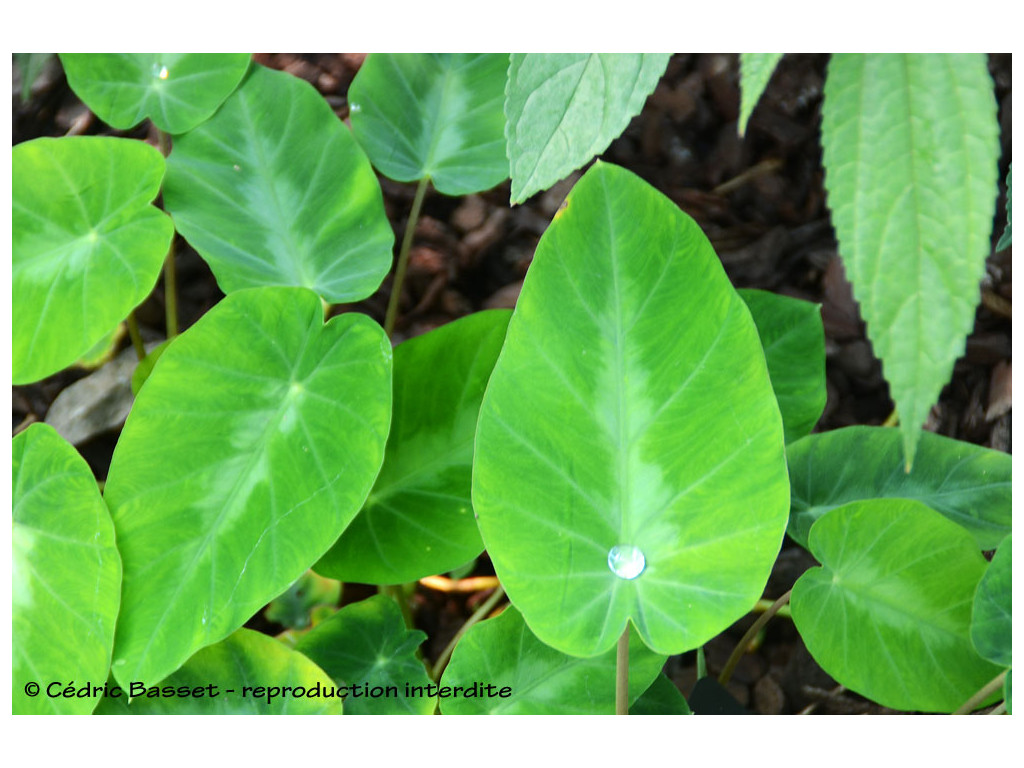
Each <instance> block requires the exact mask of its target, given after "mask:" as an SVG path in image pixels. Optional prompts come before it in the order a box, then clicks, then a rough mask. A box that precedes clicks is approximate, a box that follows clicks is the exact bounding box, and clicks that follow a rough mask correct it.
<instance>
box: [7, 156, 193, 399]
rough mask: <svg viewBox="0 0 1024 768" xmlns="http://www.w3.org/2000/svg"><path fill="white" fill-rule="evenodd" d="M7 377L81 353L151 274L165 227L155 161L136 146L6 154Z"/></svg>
mask: <svg viewBox="0 0 1024 768" xmlns="http://www.w3.org/2000/svg"><path fill="white" fill-rule="evenodd" d="M11 175H12V197H13V212H12V218H11V227H12V234H13V238H12V239H13V269H12V277H13V286H12V300H13V311H12V319H13V342H12V344H13V349H12V352H13V379H14V383H15V384H28V383H30V382H33V381H38V380H39V379H42V378H45V377H46V376H49V375H50V374H53V373H56V372H57V371H59V370H61V369H62V368H64V367H66V366H68V365H71V364H72V363H74V362H75V361H76V360H78V359H79V358H80V357H81V356H82V355H84V354H86V353H88V352H89V350H90V349H91V348H92V347H93V346H95V345H96V344H97V343H98V342H99V341H100V339H102V338H103V337H104V336H106V334H108V333H109V332H110V329H111V328H113V327H114V326H116V325H117V324H118V323H119V322H120V321H122V320H124V318H125V317H127V315H128V313H129V312H131V311H132V309H134V308H135V307H136V306H137V305H138V304H140V303H141V302H142V301H143V299H145V298H146V296H148V295H149V293H150V291H152V290H153V286H154V285H156V280H157V277H159V276H160V267H161V265H162V264H163V261H164V257H165V256H166V255H167V249H168V247H169V246H170V244H171V237H172V236H173V234H174V225H173V224H172V223H171V220H170V218H169V217H168V216H167V215H166V214H164V213H163V212H162V211H159V210H157V209H156V208H154V207H153V206H152V205H151V203H152V201H153V199H154V198H155V197H156V195H157V193H158V192H159V191H160V182H161V180H162V179H163V176H164V159H163V157H161V156H160V153H159V152H158V151H157V150H156V149H154V148H153V147H151V146H149V145H148V144H144V143H143V142H141V141H134V140H131V139H117V138H109V137H99V136H72V137H69V138H61V139H48V138H43V139H34V140H32V141H27V142H25V143H23V144H18V145H17V146H15V147H14V149H13V150H12V152H11Z"/></svg>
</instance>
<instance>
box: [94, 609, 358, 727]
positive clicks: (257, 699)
mask: <svg viewBox="0 0 1024 768" xmlns="http://www.w3.org/2000/svg"><path fill="white" fill-rule="evenodd" d="M111 688H112V689H113V688H114V686H113V685H112V686H111ZM334 689H335V686H334V682H333V681H332V680H331V678H330V677H328V676H327V673H326V672H324V671H323V670H322V669H320V668H319V667H317V666H316V664H314V663H313V662H312V661H310V660H309V659H308V658H306V657H305V656H303V655H302V654H301V653H298V652H296V651H293V650H291V649H290V648H288V647H287V646H285V645H283V644H282V643H279V642H277V641H276V640H274V639H273V638H272V637H267V636H266V635H262V634H260V633H259V632H254V631H253V630H251V629H240V630H238V631H237V632H235V633H234V634H232V635H230V636H229V637H227V638H225V639H224V640H222V641H220V642H219V643H217V644H216V645H211V646H209V647H207V648H203V649H202V650H201V651H198V652H196V654H195V655H194V656H193V657H192V658H190V659H189V660H188V661H187V662H185V665H184V666H183V667H182V668H181V669H179V670H178V671H177V672H175V673H174V674H173V675H171V676H170V677H168V678H167V679H166V680H164V681H163V683H161V684H160V685H159V686H155V685H144V686H143V690H141V691H139V692H138V693H136V694H135V695H134V697H133V698H132V700H131V703H130V704H129V703H128V696H127V695H126V694H127V693H130V692H131V688H129V689H128V690H127V691H125V690H124V689H121V692H120V694H115V695H112V696H107V697H104V699H103V701H102V702H100V706H99V707H98V708H97V710H96V714H98V715H340V714H342V707H343V704H342V701H341V699H340V698H338V697H337V696H336V695H333V694H334V693H336V692H335V690H334ZM211 694H215V695H211Z"/></svg>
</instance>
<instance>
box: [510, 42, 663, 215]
mask: <svg viewBox="0 0 1024 768" xmlns="http://www.w3.org/2000/svg"><path fill="white" fill-rule="evenodd" d="M668 60H669V54H667V53H513V54H512V57H511V60H510V63H509V68H508V88H507V94H506V96H505V120H506V127H505V135H506V138H507V141H508V157H509V160H510V162H511V171H512V199H511V201H512V203H513V204H516V203H521V202H523V201H524V200H526V198H528V197H530V196H531V195H532V194H534V193H535V192H539V191H540V190H543V189H547V188H548V187H550V186H551V185H552V184H554V183H555V182H557V181H559V180H560V179H562V178H564V177H565V176H568V175H569V173H571V172H572V171H574V170H576V169H577V168H580V167H582V166H583V165H585V164H586V163H587V162H588V161H589V160H590V159H591V158H592V157H594V156H595V155H599V154H601V153H602V152H604V151H605V150H606V149H607V148H608V145H609V144H611V143H612V141H613V140H614V139H616V138H618V136H619V135H620V134H621V133H622V132H623V131H624V130H625V129H626V126H627V125H628V124H629V121H630V120H631V119H632V118H633V117H635V116H636V115H638V114H640V110H641V109H643V106H644V102H645V101H646V100H647V97H648V96H649V95H650V94H651V93H652V92H653V91H654V87H655V86H656V85H657V84H658V80H659V79H660V78H661V76H662V75H663V74H664V72H665V67H667V66H668Z"/></svg>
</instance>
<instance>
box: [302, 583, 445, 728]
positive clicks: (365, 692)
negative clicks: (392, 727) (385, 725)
mask: <svg viewBox="0 0 1024 768" xmlns="http://www.w3.org/2000/svg"><path fill="white" fill-rule="evenodd" d="M426 639H427V635H426V633H425V632H421V631H419V630H418V629H414V630H409V629H406V626H405V620H404V619H403V618H402V611H401V609H399V607H398V604H397V603H395V601H394V600H392V599H391V598H390V597H386V596H385V595H376V596H374V597H371V598H369V599H367V600H362V601H360V602H358V603H353V604H352V605H348V606H345V607H344V608H342V609H341V610H340V611H338V612H337V613H336V614H334V615H333V616H331V617H330V618H329V619H327V620H326V621H323V622H321V623H320V624H318V625H317V626H316V627H314V628H313V629H312V630H310V631H309V632H307V633H306V634H304V635H303V636H302V637H301V638H299V641H298V643H297V644H296V645H295V649H296V650H298V651H301V652H302V653H304V654H305V655H306V656H308V657H309V658H310V659H312V660H313V661H315V662H316V663H317V664H319V665H320V666H321V667H322V668H323V669H324V670H325V671H326V672H327V673H328V674H329V675H330V676H331V677H332V678H333V679H334V682H335V683H336V684H337V685H339V686H342V685H347V686H354V687H357V695H352V696H350V698H348V699H346V702H345V711H346V713H347V714H350V715H410V714H411V715H432V714H433V713H434V696H432V695H427V694H428V692H427V691H426V687H427V686H429V685H430V682H431V680H430V678H429V677H428V676H427V670H426V669H425V668H424V666H423V662H422V661H420V660H419V659H418V658H417V657H416V649H417V648H419V646H420V645H421V644H422V643H423V641H424V640H426ZM377 688H380V689H382V691H383V694H384V695H380V696H373V695H372V693H373V691H374V690H375V689H377ZM420 689H422V691H421V690H420Z"/></svg>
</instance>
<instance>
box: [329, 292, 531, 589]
mask: <svg viewBox="0 0 1024 768" xmlns="http://www.w3.org/2000/svg"><path fill="white" fill-rule="evenodd" d="M510 315H511V312H509V311H507V310H492V311H488V312H477V313H475V314H473V315H469V316H467V317H464V318H461V319H459V320H456V321H455V322H453V323H449V324H447V325H444V326H442V327H440V328H437V329H436V330H433V331H430V332H429V333H426V334H424V335H422V336H418V337H416V338H414V339H409V340H408V341H405V342H403V343H401V344H399V345H398V346H397V347H396V348H395V364H394V370H395V375H394V409H393V416H392V424H391V433H390V434H389V435H388V446H387V449H386V451H385V454H384V466H383V467H381V471H380V475H379V476H378V477H377V482H376V484H374V486H373V490H372V491H371V492H370V496H369V498H367V500H366V504H365V505H364V506H363V509H362V510H361V511H360V513H359V515H357V516H356V519H355V520H353V521H352V524H351V525H350V526H349V527H348V528H346V529H345V532H344V533H343V534H342V535H341V538H340V539H338V541H337V543H336V544H335V545H334V546H333V547H332V548H331V550H330V551H329V552H328V553H327V554H326V555H324V557H323V559H321V560H320V562H318V563H317V564H316V566H315V569H316V570H317V571H318V572H320V573H323V574H325V575H328V576H332V577H334V578H336V579H341V580H342V581H358V582H362V583H366V584H403V583H406V582H410V581H416V580H417V579H420V578H422V577H424V576H430V575H432V574H435V573H444V572H445V571H450V570H452V569H454V568H457V567H459V566H460V565H462V564H464V563H466V562H467V561H470V560H472V559H473V558H475V557H476V556H477V555H479V554H480V552H481V551H482V550H483V548H484V545H483V542H482V541H481V540H480V531H479V529H478V528H477V524H476V518H475V516H474V515H473V505H472V501H471V499H470V495H471V488H472V467H473V438H474V436H475V434H476V420H477V415H478V414H479V412H480V401H481V400H482V399H483V396H484V387H486V386H487V380H488V378H489V377H490V375H491V370H492V369H493V368H494V361H495V360H497V359H498V353H499V352H500V351H501V345H502V342H503V341H504V340H505V328H506V327H507V326H508V320H509V316H510Z"/></svg>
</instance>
